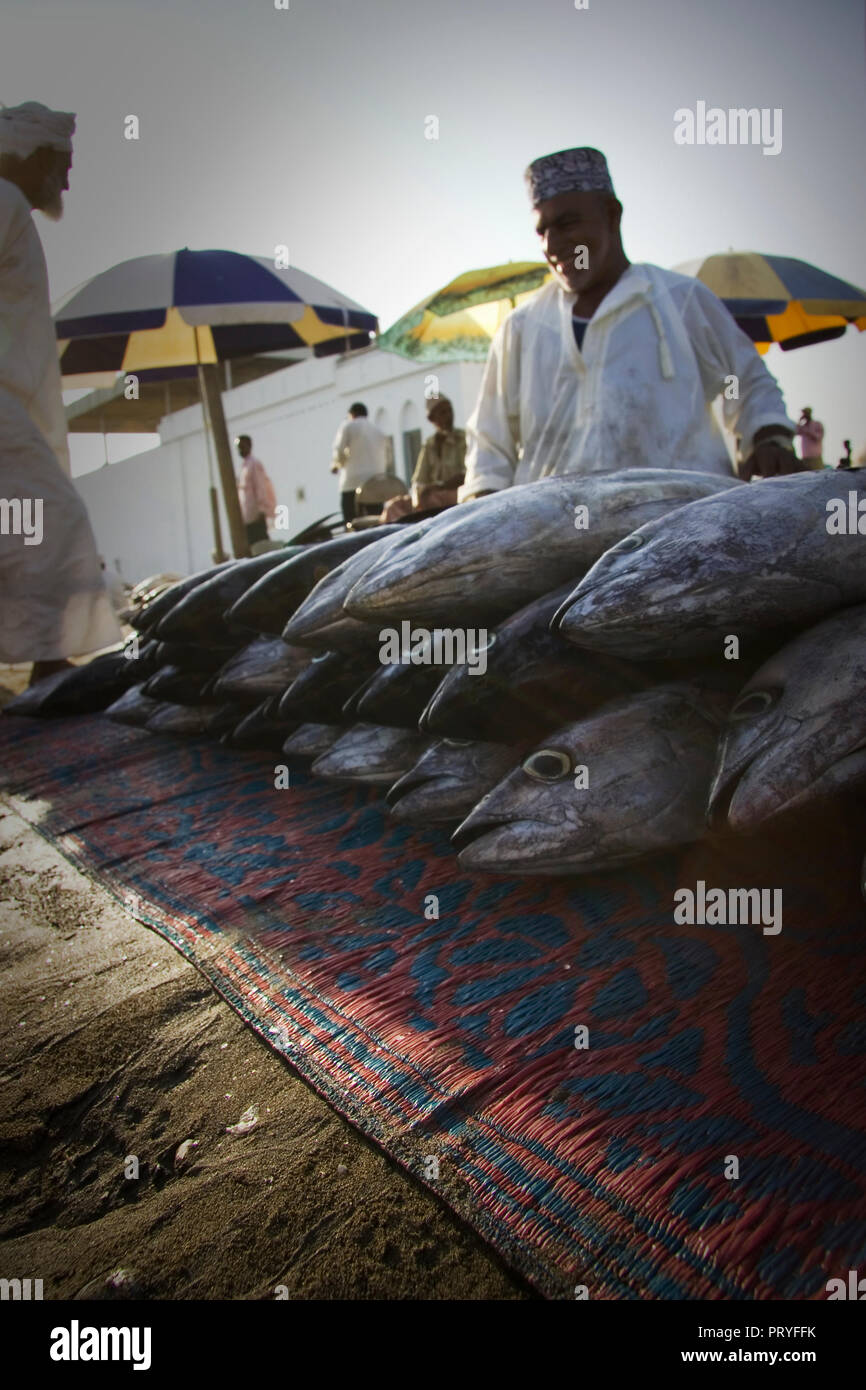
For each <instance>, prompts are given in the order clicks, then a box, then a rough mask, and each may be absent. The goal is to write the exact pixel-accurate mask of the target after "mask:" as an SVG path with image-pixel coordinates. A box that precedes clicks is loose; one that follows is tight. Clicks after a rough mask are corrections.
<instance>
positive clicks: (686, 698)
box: [452, 685, 727, 874]
mask: <svg viewBox="0 0 866 1390" xmlns="http://www.w3.org/2000/svg"><path fill="white" fill-rule="evenodd" d="M726 708H727V702H726V701H724V700H723V697H719V696H707V695H706V693H704V692H701V691H700V690H698V689H696V688H693V687H691V686H688V685H671V686H659V687H656V688H655V689H654V690H648V691H644V692H641V693H639V694H636V695H631V696H628V697H627V698H624V699H621V700H614V701H612V702H611V703H610V704H609V705H606V706H605V707H604V708H603V709H601V710H598V711H597V712H596V713H595V714H592V715H590V716H589V717H588V718H586V719H583V720H580V721H579V722H577V723H574V724H568V725H565V726H564V727H563V728H561V729H558V730H556V731H555V732H554V733H552V734H549V735H548V736H547V738H546V739H545V740H544V743H543V744H542V745H541V746H539V747H537V748H535V749H534V750H533V751H532V752H531V753H529V754H528V756H527V757H526V758H524V760H523V762H522V763H521V764H520V766H519V767H517V768H515V770H514V771H513V772H511V773H510V774H509V776H507V777H506V778H505V779H504V781H502V782H500V783H499V784H498V785H497V786H495V787H494V788H493V790H492V791H491V792H489V793H488V795H487V796H485V797H484V799H483V800H482V801H481V802H480V803H479V804H478V805H477V806H476V807H475V809H474V810H473V811H472V813H471V814H470V815H469V816H468V817H467V818H466V820H465V821H463V823H462V825H460V826H459V827H458V828H457V830H456V832H455V834H454V836H453V837H452V839H453V843H454V845H455V847H456V848H457V850H458V852H459V861H460V864H461V866H462V867H463V868H466V869H485V870H489V871H492V872H495V873H530V874H578V873H594V872H596V871H598V870H605V869H611V868H615V867H617V866H619V865H621V864H627V863H629V862H630V861H631V860H633V859H637V858H639V857H641V856H642V855H644V854H650V853H654V852H659V851H663V850H667V849H669V848H671V847H672V846H674V845H678V844H684V843H687V842H689V841H692V840H697V839H700V838H701V837H702V836H703V835H704V834H705V833H706V828H707V827H706V804H707V792H708V790H709V785H710V779H711V777H712V771H713V763H714V759H715V753H716V746H717V743H718V736H719V728H720V725H721V724H722V722H723V718H724V710H725V709H726Z"/></svg>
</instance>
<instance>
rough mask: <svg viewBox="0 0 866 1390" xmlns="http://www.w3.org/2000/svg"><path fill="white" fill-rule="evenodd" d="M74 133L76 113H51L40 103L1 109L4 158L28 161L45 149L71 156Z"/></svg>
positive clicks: (0, 137)
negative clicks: (10, 157) (10, 155)
mask: <svg viewBox="0 0 866 1390" xmlns="http://www.w3.org/2000/svg"><path fill="white" fill-rule="evenodd" d="M74 130H75V115H74V113H73V112H72V111H51V110H50V109H49V107H47V106H43V105H42V103H41V102H39V101H25V102H23V103H22V104H21V106H4V107H2V109H0V154H14V155H17V156H18V158H19V159H27V158H28V156H29V155H31V154H33V152H34V150H38V149H41V147H42V146H43V145H47V146H48V147H49V149H52V150H66V151H67V152H69V153H71V151H72V132H73V131H74Z"/></svg>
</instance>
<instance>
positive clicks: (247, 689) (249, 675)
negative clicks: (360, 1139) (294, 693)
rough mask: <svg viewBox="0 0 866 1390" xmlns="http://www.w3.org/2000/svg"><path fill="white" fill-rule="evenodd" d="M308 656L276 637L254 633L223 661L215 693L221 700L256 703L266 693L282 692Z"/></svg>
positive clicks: (277, 693)
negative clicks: (244, 645)
mask: <svg viewBox="0 0 866 1390" xmlns="http://www.w3.org/2000/svg"><path fill="white" fill-rule="evenodd" d="M309 660H310V653H309V652H307V651H303V650H302V649H301V648H299V647H288V646H286V644H285V642H283V641H281V640H280V638H279V637H257V638H256V639H255V641H254V642H250V644H249V646H247V647H243V648H242V649H241V651H239V652H238V653H237V654H236V655H235V656H233V657H231V658H230V659H229V660H228V661H227V662H226V664H225V666H223V668H222V670H221V671H220V673H219V676H218V677H217V679H216V682H215V684H214V687H213V689H214V694H215V696H216V697H217V698H218V699H220V700H238V701H240V702H241V703H243V704H247V705H259V704H261V702H262V700H265V699H267V697H268V696H269V695H282V694H283V691H284V690H286V689H287V688H288V686H290V685H291V683H292V681H293V680H294V679H295V677H296V676H298V675H300V673H301V671H303V669H304V667H305V666H307V665H308V663H309Z"/></svg>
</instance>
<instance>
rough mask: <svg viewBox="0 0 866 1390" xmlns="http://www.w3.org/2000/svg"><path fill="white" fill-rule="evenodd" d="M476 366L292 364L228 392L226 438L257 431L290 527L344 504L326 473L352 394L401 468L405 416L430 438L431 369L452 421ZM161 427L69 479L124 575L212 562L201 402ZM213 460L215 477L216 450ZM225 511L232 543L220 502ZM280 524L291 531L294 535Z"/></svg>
mask: <svg viewBox="0 0 866 1390" xmlns="http://www.w3.org/2000/svg"><path fill="white" fill-rule="evenodd" d="M482 370H483V366H482V364H481V363H477V362H452V363H448V364H447V365H444V366H438V367H431V366H428V365H425V366H420V367H419V366H415V365H414V364H413V363H411V362H408V361H406V360H405V359H403V358H401V357H397V356H395V355H394V354H393V353H387V352H381V351H380V350H379V349H378V348H375V347H374V348H368V349H365V350H363V351H361V352H358V353H352V354H348V355H347V356H341V357H325V358H317V359H312V360H310V361H308V362H300V363H297V364H296V365H294V366H292V367H287V368H285V369H284V370H282V371H279V372H274V373H273V374H272V375H271V376H267V377H261V378H260V379H259V380H258V381H254V382H250V383H249V384H248V385H246V386H240V387H238V388H237V389H235V390H233V391H227V392H226V393H225V395H224V397H223V405H224V409H225V414H226V422H227V425H228V429H229V435H230V437H231V438H234V436H235V435H236V434H238V433H244V434H249V435H250V436H251V437H252V440H253V452H254V453H255V454H256V456H257V457H258V458H260V459H261V460H262V462H263V463H264V465H265V467H266V468H267V470H268V473H269V474H270V476H271V478H272V479H273V483H274V488H275V490H276V494H277V501H278V502H279V503H281V504H283V505H285V506H288V508H289V511H290V518H291V523H290V532H295V531H299V530H300V529H301V528H302V527H304V526H307V525H309V524H310V523H311V522H313V521H315V520H316V519H317V518H318V517H321V516H325V515H326V514H328V513H330V512H336V511H339V505H340V504H339V494H338V491H337V480H336V476H335V475H334V474H332V473H331V472H330V471H329V468H330V462H331V448H332V445H333V440H334V435H335V434H336V432H337V429H338V427H339V425H340V423H341V421H342V420H343V419H344V418H345V415H346V412H347V410H348V407H349V405H350V404H351V403H352V401H355V400H361V401H363V402H364V404H365V405H366V406H367V409H368V411H369V413H370V417H371V419H373V420H376V421H377V422H378V420H379V419H384V421H386V422H387V425H388V430H387V432H388V433H391V434H393V435H394V452H395V458H396V463H397V473H398V474H401V473H402V468H401V460H402V441H401V438H400V428H401V424H400V422H401V420H405V419H412V420H414V422H415V424H414V427H415V428H417V427H418V424H419V423H420V424H421V425H422V427H423V433H424V435H425V436H426V435H427V434H430V433H432V430H431V429H430V427H429V425H428V424H427V422H426V419H425V384H426V381H427V377H428V376H430V375H431V374H434V375H435V376H436V377H437V378H438V381H437V382H435V383H433V388H434V389H438V390H440V391H442V392H444V394H445V395H447V396H449V397H450V399H451V400H452V401H453V403H454V415H455V421H456V423H457V424H458V425H463V424H465V422H466V417H467V416H468V415H469V414H470V412H471V411H472V408H473V406H474V404H475V397H476V395H477V391H478V385H479V382H480V380H481V372H482ZM382 413H384V414H382ZM160 434H161V437H162V440H163V443H162V445H161V447H160V448H159V449H153V450H150V451H148V452H147V453H144V454H139V455H136V456H135V457H133V458H130V459H125V460H124V461H123V462H121V463H114V464H110V465H109V466H107V467H105V468H100V469H97V470H96V471H95V472H92V473H87V474H85V475H83V476H82V477H79V478H77V479H76V486H77V487H78V489H79V491H80V492H81V495H82V497H83V498H84V501H85V503H86V505H87V508H88V511H89V513H90V520H91V523H92V525H93V530H94V533H95V535H96V541H97V546H98V548H99V550H100V552H101V554H103V555H104V556H105V558H106V560H109V561H111V562H112V563H117V564H118V567H119V569H120V572H121V574H122V575H123V577H124V579H126V580H127V581H128V582H129V583H136V582H137V581H138V580H139V579H142V578H144V577H145V575H149V574H155V573H157V572H159V571H163V570H173V571H176V572H178V573H181V574H187V573H191V572H192V571H193V570H196V569H201V568H203V567H205V566H206V565H208V564H210V563H211V552H212V549H213V534H212V525H211V512H210V500H209V491H208V489H209V472H208V457H207V449H206V443H205V435H204V430H203V425H202V413H201V409H200V407H198V406H195V407H191V408H190V409H188V410H181V411H178V412H177V413H176V414H174V415H170V416H167V417H166V419H165V420H163V422H162V425H161V428H160ZM213 467H214V476H215V477H216V476H217V473H216V460H215V459H214V465H213ZM220 510H221V515H222V528H223V544H224V545H225V546H226V549H228V535H229V532H228V525H227V522H226V519H225V514H224V512H223V510H222V504H221V505H220ZM273 534H274V535H276V536H279V534H280V533H277V532H275V533H273ZM283 534H284V535H285V538H288V534H289V533H283Z"/></svg>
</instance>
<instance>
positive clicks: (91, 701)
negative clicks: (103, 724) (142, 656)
mask: <svg viewBox="0 0 866 1390" xmlns="http://www.w3.org/2000/svg"><path fill="white" fill-rule="evenodd" d="M134 680H135V662H134V661H128V660H127V658H126V657H125V656H124V655H123V653H122V652H105V653H103V655H101V656H95V657H94V658H93V660H92V661H88V662H86V663H85V665H83V666H73V667H72V668H71V669H70V670H68V671H56V672H55V673H54V674H53V675H51V676H46V677H45V679H44V680H41V681H37V683H36V684H35V685H31V686H28V688H27V689H26V690H24V691H22V693H21V694H20V695H16V696H15V699H14V700H10V701H9V703H8V705H6V707H5V709H4V711H3V712H4V714H21V715H27V716H29V717H33V718H37V719H56V718H63V717H65V716H67V715H75V714H95V713H96V712H97V711H99V710H104V709H107V708H108V706H109V705H111V704H113V703H114V701H115V700H117V699H119V697H120V696H121V695H122V694H123V692H124V690H126V689H127V688H128V686H130V685H132V684H133V682H134Z"/></svg>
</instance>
